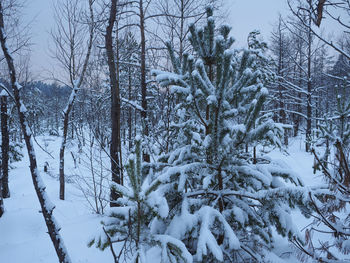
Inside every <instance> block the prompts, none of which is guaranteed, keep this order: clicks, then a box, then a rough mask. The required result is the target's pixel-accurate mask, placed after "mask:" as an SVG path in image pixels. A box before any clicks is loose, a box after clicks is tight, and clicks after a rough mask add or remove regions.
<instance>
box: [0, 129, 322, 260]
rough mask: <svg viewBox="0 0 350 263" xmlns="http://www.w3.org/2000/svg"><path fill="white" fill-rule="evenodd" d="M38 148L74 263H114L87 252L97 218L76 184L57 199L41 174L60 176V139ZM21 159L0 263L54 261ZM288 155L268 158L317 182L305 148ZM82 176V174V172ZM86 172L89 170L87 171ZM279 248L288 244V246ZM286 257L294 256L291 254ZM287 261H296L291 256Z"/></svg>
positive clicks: (13, 175)
mask: <svg viewBox="0 0 350 263" xmlns="http://www.w3.org/2000/svg"><path fill="white" fill-rule="evenodd" d="M38 141H39V143H40V145H42V146H44V148H46V149H47V150H48V151H49V152H51V153H52V155H53V156H54V157H55V158H56V159H52V158H51V157H50V156H49V155H48V154H47V153H45V152H44V151H43V150H42V149H40V148H39V147H38V146H37V145H36V144H35V149H36V152H37V158H38V165H39V170H40V172H41V176H42V178H43V180H44V182H45V184H46V186H47V193H48V195H49V196H50V198H51V200H52V202H53V203H54V204H55V205H56V209H55V211H54V215H55V217H56V220H57V221H58V222H59V224H60V225H61V227H62V230H61V234H62V236H63V238H64V242H65V244H66V247H67V249H68V252H69V254H70V257H71V259H72V261H73V262H80V263H97V262H106V263H107V262H113V258H112V255H111V253H110V251H109V250H108V249H106V250H105V251H104V252H101V251H99V250H98V249H96V248H94V247H92V248H89V247H87V243H88V241H89V240H90V238H91V237H92V236H93V235H95V234H96V233H97V232H98V231H99V229H100V228H101V226H100V221H101V216H99V215H96V214H94V213H93V212H92V210H91V208H90V207H89V205H88V204H87V201H86V199H85V198H84V196H83V194H82V192H81V191H80V190H79V189H78V188H77V187H76V186H75V185H74V184H69V183H68V184H66V200H65V201H61V200H59V198H58V196H59V195H58V190H59V182H58V180H57V179H55V178H54V176H50V175H49V174H47V173H44V172H43V166H44V163H45V162H47V163H49V167H50V169H49V171H50V173H51V175H55V174H58V150H59V145H60V142H61V139H60V138H58V137H49V136H47V137H45V139H44V138H43V137H39V138H38ZM69 151H70V149H69V148H68V150H67V152H66V174H68V175H69V174H70V173H71V174H72V173H74V172H75V170H74V162H73V158H72V156H71V155H70V153H69ZM23 153H24V158H23V159H22V161H20V162H18V163H15V164H14V166H15V167H16V168H15V169H13V170H11V171H10V178H9V182H10V191H11V198H9V199H5V209H6V212H5V214H4V216H3V217H2V218H1V219H0V262H1V263H24V262H28V263H38V262H45V263H51V262H55V263H56V262H57V261H58V260H57V257H56V253H55V251H54V248H53V246H52V243H51V240H50V239H49V235H48V234H47V233H46V231H47V229H46V225H45V222H44V219H43V217H42V215H41V214H40V213H39V210H40V209H39V202H38V200H37V197H36V194H35V191H34V187H33V184H32V180H31V176H30V172H29V168H28V166H29V162H28V157H27V154H26V152H25V148H23ZM288 153H289V155H286V154H282V153H281V152H280V151H273V152H271V153H270V154H269V155H270V156H271V157H272V158H274V159H280V160H282V161H284V162H285V163H286V164H287V165H288V166H289V167H290V168H292V169H293V170H294V171H295V172H296V173H298V174H299V175H300V176H301V178H302V179H303V180H304V182H305V184H306V185H309V186H311V185H315V184H319V183H321V178H320V177H316V176H315V175H313V173H312V165H313V157H312V155H311V154H308V153H305V152H304V143H303V142H302V140H301V139H296V140H294V141H292V142H291V143H290V147H289V149H288ZM81 171H84V170H81ZM85 172H87V170H85ZM307 223H308V220H306V219H305V218H303V217H302V216H301V215H300V213H298V212H296V213H295V224H297V225H298V227H299V228H300V229H302V228H303V227H305V225H306V224H307ZM281 244H283V245H287V243H286V242H282V240H281ZM280 251H281V253H283V252H286V251H283V249H282V248H281V250H280ZM289 253H292V254H293V253H294V252H293V250H292V249H289ZM286 257H290V259H289V260H288V262H296V259H295V257H294V256H293V255H291V254H288V253H287V254H286Z"/></svg>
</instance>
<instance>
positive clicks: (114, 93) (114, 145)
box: [105, 0, 122, 206]
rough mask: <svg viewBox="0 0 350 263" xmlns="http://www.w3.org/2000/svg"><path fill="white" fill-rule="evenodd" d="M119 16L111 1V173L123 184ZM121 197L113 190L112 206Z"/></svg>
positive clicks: (108, 51)
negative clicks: (116, 55)
mask: <svg viewBox="0 0 350 263" xmlns="http://www.w3.org/2000/svg"><path fill="white" fill-rule="evenodd" d="M116 15H117V0H111V9H110V12H109V19H108V24H107V28H106V35H105V45H106V55H107V63H108V70H109V82H110V86H111V97H112V102H111V122H112V134H111V137H112V138H111V146H110V158H111V172H112V181H113V182H115V183H117V184H121V183H122V176H121V169H120V162H119V161H120V159H119V154H120V153H121V149H120V146H121V143H120V95H119V80H118V78H117V74H118V69H117V66H118V64H119V63H116V61H115V58H114V49H113V27H114V24H115V22H116V21H115V20H116ZM117 48H118V47H117ZM119 197H120V195H119V194H118V193H117V191H115V189H114V188H113V187H112V188H111V196H110V198H111V203H110V206H116V203H115V202H114V201H116V200H117V199H118V198H119Z"/></svg>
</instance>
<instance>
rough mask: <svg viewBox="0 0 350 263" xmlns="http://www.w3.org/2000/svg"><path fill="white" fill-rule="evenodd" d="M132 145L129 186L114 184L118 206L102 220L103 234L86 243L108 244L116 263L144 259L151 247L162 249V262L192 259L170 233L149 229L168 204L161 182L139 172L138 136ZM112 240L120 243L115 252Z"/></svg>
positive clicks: (144, 260)
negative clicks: (160, 188) (162, 192)
mask: <svg viewBox="0 0 350 263" xmlns="http://www.w3.org/2000/svg"><path fill="white" fill-rule="evenodd" d="M135 148H136V149H135V154H132V155H131V156H130V157H129V164H128V165H127V167H126V169H127V175H128V183H129V187H127V186H123V185H120V184H117V183H114V184H113V186H112V187H113V188H114V190H115V191H116V192H117V193H118V194H120V196H122V197H121V198H119V199H118V200H117V202H118V207H111V208H110V213H109V215H108V217H109V218H108V219H107V220H104V221H103V222H102V225H103V232H104V233H103V234H102V235H98V236H97V237H96V238H94V239H93V240H91V242H90V243H89V246H92V245H93V244H96V247H98V248H100V249H101V250H104V249H106V248H107V247H110V248H111V251H112V254H113V257H114V262H115V263H117V262H119V260H120V257H121V256H123V257H124V259H126V258H131V261H130V262H136V263H138V262H140V263H141V262H147V260H146V252H147V250H149V249H150V248H151V247H159V248H160V249H161V251H162V255H161V258H162V262H168V260H167V259H169V258H170V259H180V260H181V261H180V262H192V261H191V259H192V256H191V254H190V253H189V252H188V251H187V249H186V247H185V246H184V244H183V243H182V242H181V241H179V240H178V239H176V238H173V237H171V236H169V235H165V234H157V233H154V232H153V233H152V231H151V229H150V228H149V224H150V222H151V221H152V220H153V219H154V218H166V217H167V216H168V213H169V207H168V204H167V201H166V199H165V198H164V196H163V194H161V193H159V190H158V188H159V186H160V185H161V184H160V181H158V180H155V181H151V178H150V176H148V177H144V176H143V175H142V167H143V165H142V149H141V138H140V136H136V139H135ZM115 243H121V244H122V245H121V246H118V251H117V252H115V249H114V248H113V244H115ZM128 262H129V261H128ZM152 262H154V261H152ZM170 262H173V261H170Z"/></svg>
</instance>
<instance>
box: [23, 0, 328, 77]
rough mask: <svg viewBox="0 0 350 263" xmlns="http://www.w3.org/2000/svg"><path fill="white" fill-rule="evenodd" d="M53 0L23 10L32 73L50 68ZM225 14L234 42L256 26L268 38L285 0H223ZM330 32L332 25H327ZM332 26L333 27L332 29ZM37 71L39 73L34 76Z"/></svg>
mask: <svg viewBox="0 0 350 263" xmlns="http://www.w3.org/2000/svg"><path fill="white" fill-rule="evenodd" d="M53 1H54V0H28V1H27V7H26V9H25V10H24V11H23V12H24V13H25V14H26V18H25V19H26V20H31V19H34V21H33V22H32V30H31V32H32V43H33V47H32V49H33V52H32V55H31V65H32V72H33V73H34V74H35V75H36V77H39V76H41V77H43V76H47V73H45V71H47V70H48V69H49V70H50V69H51V70H52V68H54V66H53V65H54V60H53V59H52V58H51V57H50V55H49V48H48V46H49V43H50V35H49V31H50V29H51V27H52V26H53V11H52V4H53ZM226 1H227V7H228V8H227V9H228V10H229V11H228V12H229V16H228V21H227V23H228V24H230V25H231V26H232V35H233V36H234V37H235V39H236V46H238V47H239V46H243V45H245V44H246V39H247V36H248V33H249V32H251V31H252V30H254V29H259V30H260V31H261V33H262V36H263V37H264V39H265V40H266V41H268V40H269V38H270V32H271V30H272V27H273V24H274V23H275V22H276V21H277V18H278V14H279V13H281V14H282V15H283V16H285V15H287V14H288V6H287V4H286V0H226ZM328 27H329V29H328V30H327V31H328V32H331V31H332V29H333V27H332V25H330V26H328ZM333 30H335V29H333ZM38 75H39V76H38Z"/></svg>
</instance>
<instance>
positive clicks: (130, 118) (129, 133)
mask: <svg viewBox="0 0 350 263" xmlns="http://www.w3.org/2000/svg"><path fill="white" fill-rule="evenodd" d="M128 75H129V76H128V77H129V94H128V95H129V96H128V99H129V101H131V87H132V86H131V68H130V67H129V74H128ZM128 126H129V127H128V128H129V129H128V141H129V151H130V150H131V148H132V140H131V137H132V108H131V107H129V109H128Z"/></svg>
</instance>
